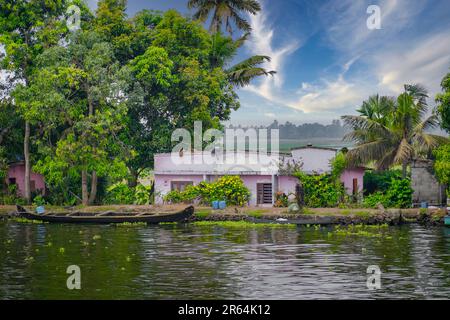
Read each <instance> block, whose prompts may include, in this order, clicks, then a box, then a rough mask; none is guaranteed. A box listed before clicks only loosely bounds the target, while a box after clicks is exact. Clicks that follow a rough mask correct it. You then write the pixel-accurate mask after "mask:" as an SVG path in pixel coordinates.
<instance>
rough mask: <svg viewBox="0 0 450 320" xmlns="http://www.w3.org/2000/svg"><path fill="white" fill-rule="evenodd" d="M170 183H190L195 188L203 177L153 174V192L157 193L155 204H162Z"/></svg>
mask: <svg viewBox="0 0 450 320" xmlns="http://www.w3.org/2000/svg"><path fill="white" fill-rule="evenodd" d="M172 181H174V182H175V181H192V182H193V184H194V185H195V186H196V185H198V184H199V183H200V182H202V181H203V176H201V175H168V174H155V191H156V192H157V194H156V196H155V202H156V204H162V203H163V202H164V201H163V197H164V196H165V195H166V194H168V193H169V192H170V191H171V190H170V188H171V182H172Z"/></svg>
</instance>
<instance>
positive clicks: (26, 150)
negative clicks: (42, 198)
mask: <svg viewBox="0 0 450 320" xmlns="http://www.w3.org/2000/svg"><path fill="white" fill-rule="evenodd" d="M23 155H24V158H25V181H24V184H25V190H24V193H25V194H24V198H25V202H26V203H27V204H30V203H31V188H30V177H31V164H30V123H29V122H28V121H25V137H24V139H23Z"/></svg>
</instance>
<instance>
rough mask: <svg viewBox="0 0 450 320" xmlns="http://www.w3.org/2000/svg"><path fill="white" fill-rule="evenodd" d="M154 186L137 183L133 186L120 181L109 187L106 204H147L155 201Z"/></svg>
mask: <svg viewBox="0 0 450 320" xmlns="http://www.w3.org/2000/svg"><path fill="white" fill-rule="evenodd" d="M152 190H153V188H152V186H144V185H141V184H139V185H137V186H136V188H131V187H129V186H128V185H127V184H124V183H118V184H115V185H113V186H111V187H109V188H108V189H107V193H106V197H105V200H104V203H105V204H136V205H146V204H151V203H152V202H153V194H152V193H153V192H152Z"/></svg>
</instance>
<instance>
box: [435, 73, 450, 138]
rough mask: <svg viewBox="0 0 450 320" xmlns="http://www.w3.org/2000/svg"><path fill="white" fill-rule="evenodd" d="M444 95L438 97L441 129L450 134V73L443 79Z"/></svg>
mask: <svg viewBox="0 0 450 320" xmlns="http://www.w3.org/2000/svg"><path fill="white" fill-rule="evenodd" d="M441 87H442V91H443V92H442V93H440V94H438V95H437V96H436V102H437V103H438V113H439V117H440V124H441V128H442V129H444V130H446V131H447V132H448V133H450V73H447V75H446V76H445V77H444V79H442V83H441Z"/></svg>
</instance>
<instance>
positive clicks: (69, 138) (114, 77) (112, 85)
mask: <svg viewBox="0 0 450 320" xmlns="http://www.w3.org/2000/svg"><path fill="white" fill-rule="evenodd" d="M68 40H69V41H68V44H67V45H65V46H58V47H54V48H51V49H48V50H46V51H44V53H43V54H41V55H40V56H39V58H38V63H39V69H38V70H37V71H36V72H35V74H34V75H33V77H32V78H31V81H30V85H29V86H28V87H23V86H19V87H18V90H17V91H16V93H15V98H16V100H17V102H18V104H19V105H20V106H23V107H24V109H25V112H26V116H27V117H28V118H30V119H33V121H35V122H36V123H41V124H42V125H43V126H44V132H45V133H46V134H47V136H48V137H49V138H50V139H51V137H52V136H53V137H56V141H55V142H52V141H50V144H51V145H54V147H53V148H50V149H49V150H48V151H47V156H46V157H45V161H43V162H41V163H40V167H41V170H43V171H44V172H45V171H46V168H49V167H50V168H52V170H57V169H58V168H59V170H66V171H71V172H73V171H74V170H76V171H78V172H80V173H81V181H82V183H81V191H82V192H81V195H82V201H83V204H84V205H88V204H93V203H94V202H95V200H96V195H97V184H98V178H99V176H105V175H109V176H113V175H114V174H116V173H117V172H120V171H121V170H118V169H120V167H121V166H122V167H124V166H123V162H122V161H121V159H122V157H121V155H122V154H125V153H126V151H128V150H126V148H125V147H124V146H122V145H120V144H119V143H118V142H119V139H118V138H117V136H116V134H117V133H118V131H119V130H120V129H121V127H122V125H123V121H124V118H125V115H126V110H127V109H126V104H125V97H124V95H123V92H122V91H123V90H124V89H126V87H125V81H124V79H126V78H127V75H126V70H121V69H120V66H119V64H118V63H117V62H116V60H115V58H114V54H113V50H112V47H111V45H110V44H109V42H105V41H104V39H103V38H102V37H101V36H99V35H98V34H97V33H95V32H92V31H78V32H77V33H75V34H73V35H72V36H71V37H70V38H69V39H68ZM122 72H125V75H123V74H122ZM30 105H31V108H30V107H29V106H30ZM122 149H123V150H122ZM113 168H115V170H113ZM122 171H123V170H122ZM89 179H90V186H91V187H90V190H89V187H88V183H89Z"/></svg>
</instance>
